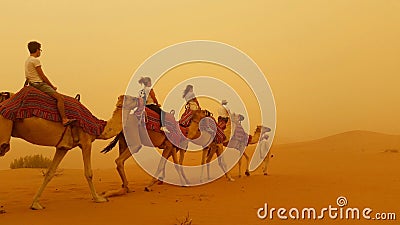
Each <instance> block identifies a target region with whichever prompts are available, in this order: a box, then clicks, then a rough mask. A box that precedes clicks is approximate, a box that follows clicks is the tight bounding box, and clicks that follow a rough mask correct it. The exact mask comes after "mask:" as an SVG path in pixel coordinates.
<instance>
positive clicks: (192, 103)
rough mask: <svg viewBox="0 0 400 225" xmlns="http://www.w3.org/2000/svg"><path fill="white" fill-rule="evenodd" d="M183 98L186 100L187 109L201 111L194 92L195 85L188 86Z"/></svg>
mask: <svg viewBox="0 0 400 225" xmlns="http://www.w3.org/2000/svg"><path fill="white" fill-rule="evenodd" d="M182 98H184V99H185V100H186V108H187V109H190V110H192V111H194V110H200V109H201V107H200V104H199V102H198V101H197V98H196V96H195V94H194V92H193V85H190V84H188V85H187V86H186V89H185V90H184V91H183V95H182Z"/></svg>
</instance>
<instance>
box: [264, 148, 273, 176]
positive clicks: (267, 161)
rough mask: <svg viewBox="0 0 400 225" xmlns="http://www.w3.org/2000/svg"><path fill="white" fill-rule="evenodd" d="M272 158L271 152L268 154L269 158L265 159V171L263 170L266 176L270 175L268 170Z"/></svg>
mask: <svg viewBox="0 0 400 225" xmlns="http://www.w3.org/2000/svg"><path fill="white" fill-rule="evenodd" d="M270 158H271V151H269V152H268V154H267V157H265V159H264V169H263V173H264V175H265V176H267V175H268V173H267V169H268V163H269V159H270Z"/></svg>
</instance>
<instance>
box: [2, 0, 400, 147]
mask: <svg viewBox="0 0 400 225" xmlns="http://www.w3.org/2000/svg"><path fill="white" fill-rule="evenodd" d="M233 2H234V3H233ZM0 21H1V23H0V36H1V43H0V48H1V50H2V51H1V52H2V54H1V55H0V61H1V62H2V64H1V65H2V66H1V68H0V73H1V74H2V76H1V77H2V82H1V87H0V90H8V91H13V92H15V91H18V90H19V89H20V88H21V86H22V84H23V82H24V61H25V59H26V57H27V56H28V51H27V49H26V44H27V43H28V42H29V41H30V40H38V41H39V42H41V43H42V44H43V47H42V49H43V54H42V57H41V61H42V64H43V69H44V71H45V73H46V74H47V75H48V77H49V78H50V80H51V81H53V83H55V85H56V86H58V87H59V91H60V92H62V93H64V94H67V95H75V94H76V93H81V94H82V101H83V103H84V104H85V105H86V106H87V107H88V108H89V109H90V110H91V111H92V112H93V113H94V114H95V115H96V116H98V117H99V118H102V119H108V117H109V116H110V115H111V112H112V110H113V107H114V104H115V101H116V99H117V96H118V95H120V94H122V93H123V92H124V91H125V89H126V86H127V83H128V81H129V80H130V77H131V75H132V74H133V72H134V71H135V69H137V68H138V66H139V65H140V64H141V63H142V62H143V61H144V60H145V59H146V58H148V57H150V56H151V55H152V54H153V53H155V52H156V51H158V50H160V49H162V48H164V47H167V46H169V45H172V44H175V43H178V42H183V41H188V40H194V39H207V40H215V41H220V42H224V43H227V44H230V45H233V46H235V47H237V48H239V49H240V50H242V51H244V52H245V53H246V54H248V55H249V56H250V57H251V58H252V59H254V60H255V62H256V63H257V64H258V65H259V66H260V68H261V70H262V71H263V72H264V74H265V75H266V77H267V79H268V81H269V83H270V85H271V88H272V90H273V93H274V96H275V101H276V105H277V118H278V121H277V138H278V140H280V141H281V142H287V141H298V140H304V139H313V138H318V137H322V136H327V135H330V134H334V133H339V132H344V131H348V130H355V129H362V130H371V131H378V132H384V133H390V134H400V116H399V115H400V104H399V97H400V88H399V87H398V85H399V84H400V76H399V72H400V63H399V59H400V41H399V40H400V29H399V24H400V2H399V1H398V0H383V1H382V0H337V1H330V0H304V1H298V0H279V1H277V0H275V1H267V0H262V1H246V2H245V1H208V0H207V1H204V0H203V1H174V0H173V1H143V2H140V3H139V2H137V1H131V0H126V1H119V0H116V1H104V0H98V1H96V2H95V3H91V2H90V1H78V0H68V1H47V0H38V1H22V0H16V1H5V2H2V13H1V14H0ZM199 72H200V71H199ZM177 76H178V75H177ZM171 79H174V78H171ZM162 93H164V92H163V91H160V90H159V91H158V95H160V98H162ZM252 129H253V127H252Z"/></svg>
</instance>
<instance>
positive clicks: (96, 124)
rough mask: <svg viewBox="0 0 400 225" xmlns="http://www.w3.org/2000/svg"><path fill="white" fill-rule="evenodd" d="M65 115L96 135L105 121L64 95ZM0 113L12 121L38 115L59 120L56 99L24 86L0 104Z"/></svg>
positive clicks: (101, 130) (87, 131)
mask: <svg viewBox="0 0 400 225" xmlns="http://www.w3.org/2000/svg"><path fill="white" fill-rule="evenodd" d="M64 105H65V115H66V116H67V117H68V118H70V119H73V120H76V121H77V122H76V124H77V125H78V126H79V127H81V128H82V129H83V131H84V132H86V133H88V134H90V135H94V136H98V135H100V134H101V133H102V132H103V129H104V127H105V125H106V123H107V122H106V121H103V120H99V119H97V118H96V117H95V116H94V115H93V114H92V113H91V112H90V111H89V110H88V109H87V108H86V107H85V106H84V105H83V104H81V103H80V102H79V101H77V100H76V99H74V98H72V97H69V96H64ZM0 115H2V116H3V117H4V118H6V119H8V120H12V121H16V120H19V119H26V118H31V117H38V118H42V119H45V120H49V121H53V122H61V116H60V113H59V112H58V108H57V101H56V100H55V99H54V98H52V97H51V96H49V95H47V94H45V93H43V92H41V91H39V90H38V89H36V88H34V87H31V86H26V87H23V88H22V89H21V90H20V91H18V92H17V93H16V94H15V95H13V97H12V98H10V99H9V100H7V101H6V102H4V103H2V104H1V105H0Z"/></svg>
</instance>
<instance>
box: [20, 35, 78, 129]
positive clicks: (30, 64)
mask: <svg viewBox="0 0 400 225" xmlns="http://www.w3.org/2000/svg"><path fill="white" fill-rule="evenodd" d="M28 50H29V53H30V56H29V57H28V59H27V60H26V61H25V78H26V81H27V83H29V85H30V86H32V87H34V88H36V89H38V90H40V91H42V92H44V93H46V94H48V95H49V96H51V97H53V98H54V99H56V100H57V108H58V112H59V113H60V116H61V119H62V124H63V125H64V126H68V125H69V124H71V123H72V122H74V121H75V120H74V119H68V118H67V116H66V115H65V106H64V97H63V95H61V94H60V93H58V92H57V91H56V90H57V87H55V86H54V85H53V84H52V83H51V82H50V80H49V79H48V78H47V77H46V75H45V74H44V72H43V70H42V64H41V63H40V60H39V59H38V58H39V57H40V55H41V52H42V49H41V44H40V43H39V42H36V41H31V42H29V43H28Z"/></svg>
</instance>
